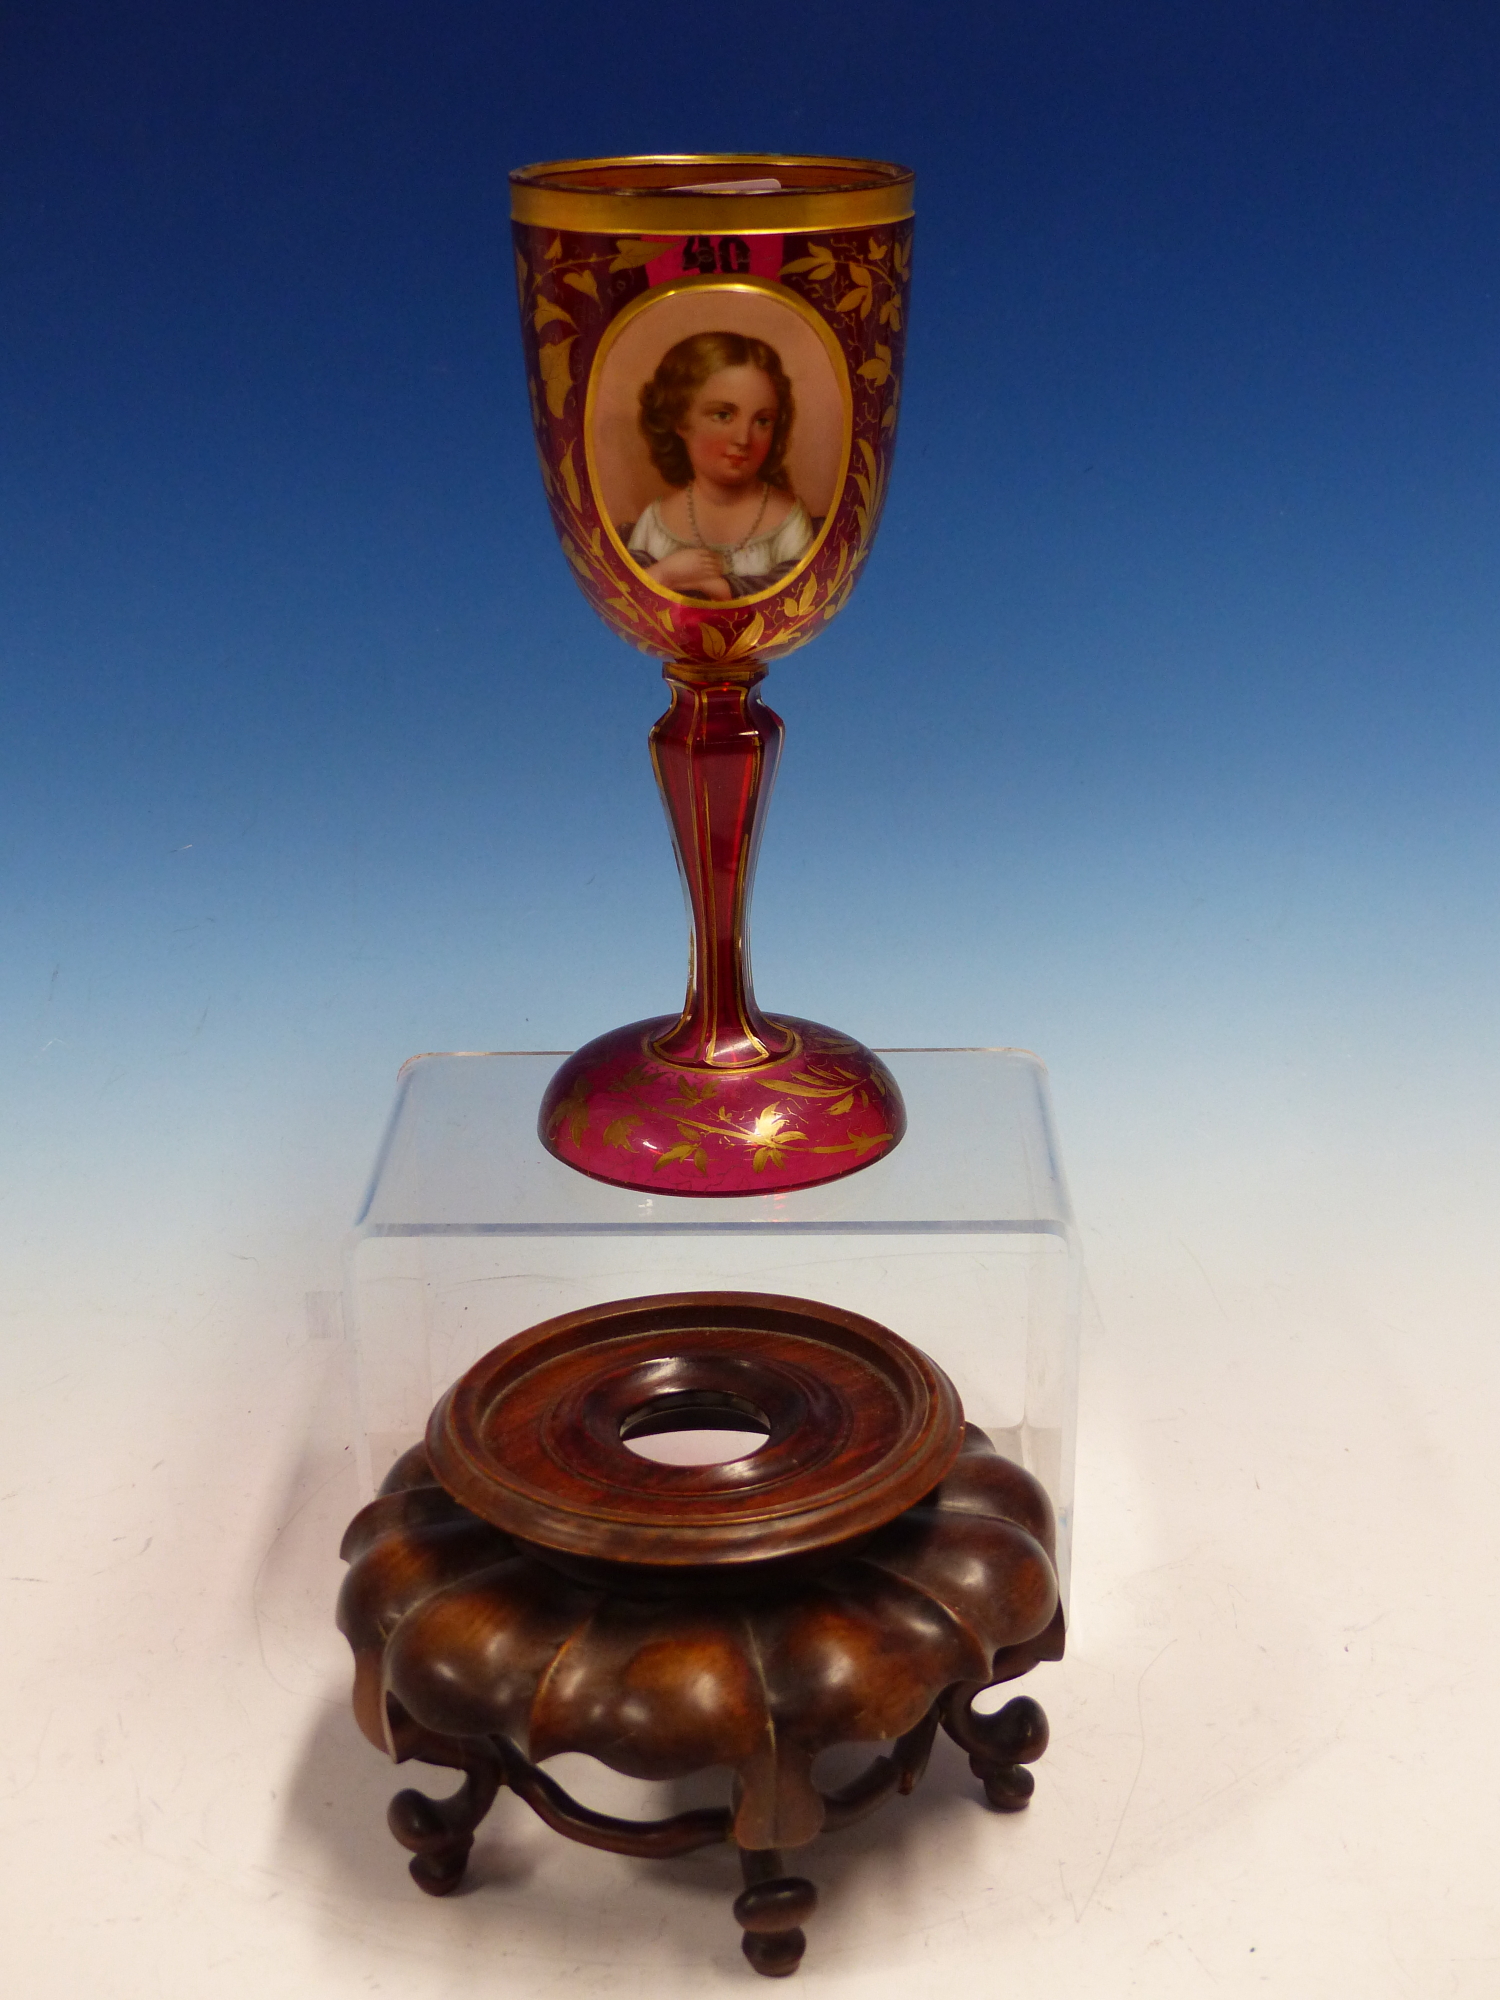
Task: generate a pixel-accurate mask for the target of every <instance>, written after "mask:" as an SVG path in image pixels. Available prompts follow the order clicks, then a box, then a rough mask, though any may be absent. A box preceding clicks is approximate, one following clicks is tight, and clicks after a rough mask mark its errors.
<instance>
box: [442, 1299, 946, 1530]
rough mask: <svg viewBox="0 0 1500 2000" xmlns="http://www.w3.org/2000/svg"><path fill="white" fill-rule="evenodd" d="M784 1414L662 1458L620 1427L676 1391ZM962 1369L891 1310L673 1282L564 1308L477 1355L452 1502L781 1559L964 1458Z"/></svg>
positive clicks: (541, 1526) (489, 1513)
mask: <svg viewBox="0 0 1500 2000" xmlns="http://www.w3.org/2000/svg"><path fill="white" fill-rule="evenodd" d="M703 1390H707V1391H708V1392H710V1393H712V1394H715V1395H717V1396H718V1397H719V1398H720V1399H723V1398H725V1397H738V1398H741V1399H742V1400H743V1402H744V1403H747V1404H749V1405H751V1406H754V1407H756V1408H758V1409H760V1410H762V1411H764V1412H765V1413H766V1414H767V1417H768V1420H769V1422H770V1436H769V1438H768V1439H767V1442H766V1443H765V1445H764V1446H762V1447H761V1449H760V1450H758V1451H754V1452H752V1453H750V1454H748V1455H747V1456H745V1457H743V1458H739V1459H734V1460H731V1461H729V1462H728V1463H727V1464H719V1465H703V1466H682V1465H661V1464H657V1463H655V1462H654V1461H652V1460H649V1459H645V1458H641V1457H639V1456H637V1455H636V1453H634V1452H632V1451H630V1450H629V1449H628V1448H627V1446H626V1445H625V1444H623V1443H622V1442H621V1439H620V1435H619V1432H620V1424H621V1422H622V1420H623V1419H624V1418H625V1417H626V1416H627V1415H628V1414H629V1413H630V1411H631V1410H632V1409H639V1408H641V1407H642V1406H643V1405H644V1404H646V1403H648V1402H650V1401H652V1400H659V1399H660V1397H661V1396H662V1395H663V1394H664V1393H665V1394H668V1395H672V1394H681V1393H684V1392H685V1391H686V1392H694V1393H696V1392H701V1391H703ZM962 1431H963V1411H962V1409H961V1407H960V1405H959V1400H958V1394H957V1391H956V1390H955V1389H954V1387H953V1384H952V1383H951V1382H950V1381H949V1380H948V1378H947V1376H946V1375H945V1374H944V1373H943V1372H942V1370H941V1369H940V1368H938V1367H937V1366H936V1365H935V1363H933V1362H932V1361H929V1360H928V1358H927V1356H926V1355H925V1354H922V1353H921V1352H920V1351H919V1350H918V1349H916V1348H914V1347H912V1346H909V1345H908V1343H907V1342H906V1341H904V1340H902V1339H900V1337H899V1336H898V1335H896V1334H894V1333H892V1332H890V1330H889V1329H888V1328H886V1327H883V1326H881V1325H879V1324H878V1323H877V1322H876V1321H874V1320H870V1319H866V1318H864V1317H863V1315H861V1314H859V1313H851V1312H843V1311H841V1310H839V1309H838V1308H837V1307H834V1306H826V1305H822V1304H820V1303H818V1302H817V1301H815V1300H811V1299H793V1298H782V1297H779V1296H777V1295H774V1294H770V1293H762V1292H667V1293H662V1294H658V1295H655V1296H653V1297H650V1298H640V1299H619V1300H614V1301H611V1302H610V1303H608V1304H605V1305H599V1306H592V1307H589V1308H587V1309H585V1310H584V1311H581V1312H574V1313H565V1314H563V1315H561V1316H560V1317H559V1318H556V1319H550V1320H545V1321H543V1322H542V1324H541V1325H539V1326H534V1327H531V1328H529V1329H528V1330H527V1331H526V1332H525V1333H519V1334H517V1335H516V1336H515V1337H514V1339H511V1340H508V1341H505V1342H504V1343H503V1344H502V1345H501V1346H499V1347H497V1348H494V1349H493V1350H492V1351H491V1352H490V1353H489V1354H487V1355H485V1356H484V1357H483V1359H482V1360H480V1361H478V1362H476V1363H475V1365H474V1366H473V1367H472V1368H471V1369H469V1371H468V1372H467V1374H465V1375H464V1376H462V1377H461V1378H460V1380H459V1381H458V1382H456V1383H455V1384H454V1386H453V1387H452V1388H451V1389H450V1390H449V1391H448V1393H447V1395H446V1396H444V1397H443V1399H442V1401H441V1402H440V1403H439V1404H438V1406H437V1408H436V1409H435V1410H434V1411H433V1413H432V1418H431V1421H430V1422H429V1424H428V1428H427V1451H428V1456H429V1459H430V1461H431V1464H432V1469H433V1471H434V1473H435V1474H436V1475H437V1477H438V1479H439V1481H440V1482H441V1483H442V1485H443V1486H444V1487H446V1489H447V1490H448V1492H449V1493H451V1494H452V1495H453V1497H454V1498H455V1499H456V1500H458V1501H459V1502H460V1503H461V1504H462V1505H463V1506H465V1507H467V1508H469V1509H470V1511H471V1512H473V1513H475V1514H478V1515H479V1516H480V1517H481V1518H482V1519H483V1520H486V1521H489V1522H491V1523H492V1524H493V1525H494V1526H495V1527H498V1528H503V1529H506V1530H507V1531H508V1532H509V1533H511V1534H513V1535H516V1536H518V1537H520V1538H521V1539H523V1540H524V1541H527V1542H530V1543H533V1544H536V1545H539V1546H540V1547H542V1548H548V1549H554V1550H557V1551H559V1552H562V1553H566V1554H568V1555H573V1556H584V1557H592V1558H602V1559H604V1560H606V1561H609V1562H618V1563H634V1564H650V1565H666V1566H670V1567H678V1566H681V1565H689V1564H690V1565H718V1564H724V1563H730V1564H743V1563H754V1562H763V1561H768V1560H771V1559H774V1558H779V1557H784V1556H788V1555H794V1554H801V1553H804V1552H806V1551H809V1550H814V1549H820V1548H826V1547H829V1546H831V1545H832V1544H834V1543H838V1542H844V1541H848V1540H851V1539H852V1538H854V1537H855V1536H858V1535H862V1534H867V1533H869V1532H870V1531H871V1530H873V1529H875V1528H878V1527H881V1526H883V1525H884V1524H885V1523H886V1522H887V1521H890V1520H894V1519H895V1517H896V1516H897V1515H898V1514H901V1513H904V1512H905V1511H906V1509H907V1508H908V1507H910V1506H913V1505H914V1504H915V1503H916V1502H917V1501H918V1500H920V1499H921V1498H922V1496H923V1495H924V1494H925V1493H928V1492H930V1491H931V1490H932V1488H933V1487H934V1486H936V1485H938V1484H939V1483H940V1482H941V1480H942V1479H943V1478H944V1476H945V1475H946V1474H947V1472H948V1470H949V1468H950V1467H951V1466H952V1464H953V1462H954V1460H955V1459H956V1457H957V1456H958V1450H959V1445H960V1442H961V1438H962Z"/></svg>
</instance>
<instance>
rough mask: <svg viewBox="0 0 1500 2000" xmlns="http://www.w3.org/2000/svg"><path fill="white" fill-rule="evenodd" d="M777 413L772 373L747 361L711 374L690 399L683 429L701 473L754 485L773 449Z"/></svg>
mask: <svg viewBox="0 0 1500 2000" xmlns="http://www.w3.org/2000/svg"><path fill="white" fill-rule="evenodd" d="M776 415H777V403H776V390H775V387H774V386H773V384H772V382H771V378H770V376H769V375H767V374H766V373H765V371H764V370H763V369H760V368H755V367H752V366H751V365H750V364H749V363H748V362H747V363H746V364H745V365H744V366H742V367H739V368H721V369H719V371H718V372H717V374H714V375H710V376H709V378H708V380H707V381H706V382H705V383H704V384H703V385H702V387H701V388H700V389H699V390H698V391H697V392H696V394H695V395H694V397H693V400H692V402H691V403H690V404H689V405H688V410H687V415H686V416H685V417H684V418H683V420H682V422H681V423H680V424H679V425H678V426H677V435H678V436H679V437H680V438H681V439H682V441H683V443H684V444H685V445H686V446H687V453H688V457H689V459H690V460H691V461H692V467H693V471H694V472H695V473H698V474H701V476H702V477H703V478H705V479H711V480H713V481H714V482H715V483H716V484H717V485H719V486H749V485H752V484H753V483H754V481H755V480H756V478H757V477H758V476H759V473H760V469H761V467H762V466H763V465H764V464H765V462H766V453H767V452H768V451H769V450H770V449H771V438H772V435H773V433H774V432H775V429H776Z"/></svg>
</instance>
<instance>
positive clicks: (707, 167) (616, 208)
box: [510, 153, 916, 236]
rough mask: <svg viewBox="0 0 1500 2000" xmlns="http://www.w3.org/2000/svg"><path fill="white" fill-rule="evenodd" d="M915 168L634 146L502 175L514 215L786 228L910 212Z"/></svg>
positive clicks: (616, 225) (542, 221) (633, 231)
mask: <svg viewBox="0 0 1500 2000" xmlns="http://www.w3.org/2000/svg"><path fill="white" fill-rule="evenodd" d="M759 179H776V180H780V181H781V182H782V183H783V185H782V187H781V188H780V189H779V190H777V191H775V192H773V193H765V194H701V193H692V192H689V191H688V190H687V189H685V188H683V187H682V186H681V185H680V183H681V182H683V181H713V180H759ZM915 181H916V176H915V174H914V173H913V172H912V170H911V168H910V167H899V166H896V165H895V164H894V163H892V162H891V161H887V160H857V159H843V158H838V157H827V158H825V157H820V156H819V155H817V154H811V153H639V154H623V155H620V156H618V157H616V158H612V159H599V160H548V161H543V162H542V163H541V164H539V165H537V166H531V167H517V168H516V170H515V171H514V173H512V175H511V177H510V212H511V219H512V220H513V221H515V222H520V223H526V224H529V225H531V226H532V227H534V228H538V229H569V230H578V231H582V232H584V233H594V232H599V233H604V234H610V235H619V236H694V235H698V234H700V233H701V234H706V235H713V236H719V235H725V234H728V235H734V236H758V235H791V234H801V233H802V232H804V231H807V230H813V229H876V228H879V227H880V226H881V225H882V224H885V223H891V222H903V221H905V219H906V218H907V216H909V215H910V214H911V213H912V190H913V187H914V185H915Z"/></svg>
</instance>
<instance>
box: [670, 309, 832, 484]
mask: <svg viewBox="0 0 1500 2000" xmlns="http://www.w3.org/2000/svg"><path fill="white" fill-rule="evenodd" d="M721 368H758V369H759V370H760V371H761V373H762V374H763V375H764V376H765V377H766V378H767V380H768V381H769V382H770V384H771V387H772V388H773V389H774V390H775V391H776V423H775V427H774V428H773V430H772V432H771V449H770V450H769V451H768V452H767V453H766V459H765V463H764V465H762V467H761V469H760V476H761V478H762V479H763V480H765V482H766V484H767V485H768V486H779V487H780V488H781V489H782V491H783V492H787V493H789V492H790V491H791V481H790V480H789V479H788V477H787V472H786V464H785V460H786V452H787V446H788V445H789V444H790V443H791V441H792V424H793V422H794V420H795V418H796V415H797V404H796V401H795V399H794V397H793V395H792V385H791V383H790V382H789V381H788V380H787V373H786V370H785V369H784V368H783V367H782V365H781V356H780V355H779V354H778V353H777V352H776V349H775V348H774V347H772V345H771V344H770V342H769V341H766V340H756V339H755V338H754V336H753V335H751V334H748V333H691V334H689V335H688V337H687V339H686V340H679V341H678V343H677V345H676V346H675V347H669V348H668V349H667V351H666V353H665V354H664V355H663V356H662V358H661V360H660V361H659V362H658V363H657V364H656V373H655V374H654V375H653V376H652V377H651V380H650V381H649V382H647V383H645V384H643V386H642V388H641V415H640V425H641V433H642V435H643V436H644V438H645V440H646V449H647V450H648V451H649V452H650V454H651V463H652V464H653V465H654V466H655V467H656V469H657V471H658V472H659V473H660V474H661V476H662V478H663V479H665V480H666V482H667V484H668V485H669V486H686V485H687V484H688V483H689V482H690V480H691V479H692V476H693V462H692V460H691V459H690V458H689V457H688V448H687V445H686V443H685V442H684V441H683V439H682V438H681V437H679V435H678V432H677V426H678V425H679V424H680V423H681V422H682V420H683V418H684V417H685V416H686V415H687V413H688V410H689V408H690V407H691V404H692V400H693V398H694V396H696V395H697V393H698V391H699V390H700V389H701V388H702V387H703V385H704V383H705V382H706V381H707V380H708V378H709V376H710V375H717V374H718V372H719V370H720V369H721Z"/></svg>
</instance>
